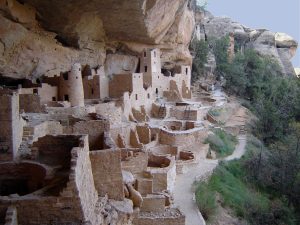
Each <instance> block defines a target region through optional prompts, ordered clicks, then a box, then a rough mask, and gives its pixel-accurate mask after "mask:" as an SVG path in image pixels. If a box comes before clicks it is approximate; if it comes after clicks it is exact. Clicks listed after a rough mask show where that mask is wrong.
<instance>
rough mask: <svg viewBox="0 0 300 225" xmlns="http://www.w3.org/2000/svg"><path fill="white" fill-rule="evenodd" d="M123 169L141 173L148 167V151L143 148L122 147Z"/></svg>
mask: <svg viewBox="0 0 300 225" xmlns="http://www.w3.org/2000/svg"><path fill="white" fill-rule="evenodd" d="M121 155H122V163H121V164H122V170H126V171H129V172H131V173H132V174H140V173H142V172H144V171H145V170H146V169H147V165H148V153H146V152H143V151H141V149H138V148H135V149H130V148H127V149H124V148H123V149H121Z"/></svg>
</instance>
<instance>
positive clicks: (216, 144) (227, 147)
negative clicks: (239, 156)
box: [204, 129, 238, 157]
mask: <svg viewBox="0 0 300 225" xmlns="http://www.w3.org/2000/svg"><path fill="white" fill-rule="evenodd" d="M213 132H214V134H211V135H209V136H208V137H207V139H206V140H205V142H204V143H205V144H209V147H210V149H211V150H213V151H215V152H216V153H217V156H218V157H225V156H227V155H231V154H232V153H233V151H234V149H235V146H236V144H237V142H238V141H237V138H236V137H234V136H233V135H231V134H229V133H227V132H226V131H224V130H222V129H214V130H213Z"/></svg>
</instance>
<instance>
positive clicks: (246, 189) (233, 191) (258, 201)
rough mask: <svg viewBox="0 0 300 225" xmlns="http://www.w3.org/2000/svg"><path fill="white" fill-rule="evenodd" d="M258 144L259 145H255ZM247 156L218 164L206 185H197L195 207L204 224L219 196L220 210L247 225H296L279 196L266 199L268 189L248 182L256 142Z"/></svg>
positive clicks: (251, 143) (251, 141)
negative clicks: (231, 214) (226, 211)
mask: <svg viewBox="0 0 300 225" xmlns="http://www.w3.org/2000/svg"><path fill="white" fill-rule="evenodd" d="M258 143H259V142H258ZM247 148H248V151H247V152H248V154H247V155H246V156H245V157H244V158H243V159H242V160H239V161H237V160H236V161H232V162H228V163H225V162H223V163H221V164H220V165H219V166H218V167H217V168H216V170H215V171H214V173H213V175H212V176H211V178H210V180H209V181H208V183H200V184H198V186H197V189H196V203H197V205H198V207H199V209H200V211H201V213H203V216H204V218H205V219H206V220H208V221H213V220H214V217H215V216H216V212H217V203H216V196H217V193H218V195H220V198H221V202H222V206H223V207H230V208H232V209H233V210H234V212H235V214H236V215H237V216H238V217H241V218H243V219H245V220H247V221H248V222H249V224H257V225H268V224H270V225H271V224H272V225H274V224H296V223H295V218H294V214H293V211H292V210H291V209H289V208H288V203H287V201H286V199H285V198H282V197H281V196H274V197H272V198H270V193H269V190H268V189H265V188H261V187H257V186H256V185H254V184H253V182H252V175H251V174H252V173H251V169H250V168H249V167H248V166H247V165H248V163H249V161H252V160H253V158H252V157H253V153H254V152H256V153H258V152H260V151H261V149H260V144H259V146H257V140H255V139H254V140H250V143H248V145H247Z"/></svg>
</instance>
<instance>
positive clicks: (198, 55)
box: [190, 40, 209, 81]
mask: <svg viewBox="0 0 300 225" xmlns="http://www.w3.org/2000/svg"><path fill="white" fill-rule="evenodd" d="M190 49H191V51H192V52H193V55H194V59H193V65H192V80H193V81H195V80H197V79H198V78H199V77H200V76H201V75H203V74H204V71H205V64H206V63H207V55H208V51H209V48H208V44H207V42H206V41H204V40H200V41H198V40H194V41H193V42H192V43H191V46H190Z"/></svg>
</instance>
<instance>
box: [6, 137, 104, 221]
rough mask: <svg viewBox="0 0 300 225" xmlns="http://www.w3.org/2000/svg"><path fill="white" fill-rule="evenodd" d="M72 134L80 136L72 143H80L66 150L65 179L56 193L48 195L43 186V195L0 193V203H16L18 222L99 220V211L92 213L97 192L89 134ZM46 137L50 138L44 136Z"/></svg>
mask: <svg viewBox="0 0 300 225" xmlns="http://www.w3.org/2000/svg"><path fill="white" fill-rule="evenodd" d="M61 137H62V136H61ZM65 137H66V138H67V137H68V136H65ZM70 137H71V136H70ZM73 138H75V139H76V138H79V139H77V143H73V144H72V145H73V146H76V145H78V146H80V147H73V148H72V150H71V152H69V154H70V155H71V159H69V160H70V161H69V165H70V166H71V167H70V171H69V176H68V182H67V183H66V186H64V187H63V190H62V191H60V192H59V194H58V195H55V194H54V195H51V192H47V191H46V190H47V189H46V190H45V193H43V192H41V193H42V195H39V194H36V195H27V196H21V197H20V196H9V197H7V196H5V197H3V196H1V197H0V203H1V206H2V207H5V206H6V207H8V206H10V205H11V204H12V203H13V204H14V205H15V207H16V208H17V210H18V219H19V223H20V224H33V225H40V224H49V225H50V224H82V223H85V222H90V223H91V224H93V225H96V224H99V223H100V221H99V219H100V218H99V217H100V216H101V215H98V214H95V207H96V202H97V201H98V194H97V191H96V190H95V187H94V180H93V175H92V168H91V163H90V159H89V149H88V138H87V136H82V137H79V136H73ZM63 140H65V141H66V140H68V139H63ZM45 141H48V142H49V140H46V139H45ZM50 141H51V140H50ZM78 141H79V142H78ZM75 142H76V141H75ZM52 150H53V148H52ZM56 150H59V149H56ZM56 165H57V164H56ZM28 215H30V216H28Z"/></svg>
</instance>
